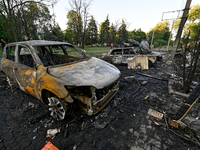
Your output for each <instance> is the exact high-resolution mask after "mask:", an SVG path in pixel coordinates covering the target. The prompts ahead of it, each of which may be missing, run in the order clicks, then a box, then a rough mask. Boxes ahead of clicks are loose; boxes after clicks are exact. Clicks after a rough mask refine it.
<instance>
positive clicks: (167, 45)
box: [167, 20, 174, 51]
mask: <svg viewBox="0 0 200 150" xmlns="http://www.w3.org/2000/svg"><path fill="white" fill-rule="evenodd" d="M173 26H174V20H173V22H172V27H171V30H170V36H169V40H168V44H167V51H168V49H169V43H170V40H171V37H172V29H173Z"/></svg>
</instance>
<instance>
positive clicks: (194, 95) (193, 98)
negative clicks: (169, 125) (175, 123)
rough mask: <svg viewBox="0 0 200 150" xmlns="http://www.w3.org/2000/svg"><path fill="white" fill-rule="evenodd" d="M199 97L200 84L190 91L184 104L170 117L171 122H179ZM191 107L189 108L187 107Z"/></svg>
mask: <svg viewBox="0 0 200 150" xmlns="http://www.w3.org/2000/svg"><path fill="white" fill-rule="evenodd" d="M199 96H200V83H199V84H198V85H197V86H196V88H195V89H194V90H193V91H192V93H191V94H190V96H189V97H188V99H187V100H186V101H185V103H184V104H183V105H182V106H181V107H180V109H179V110H178V111H177V112H176V113H175V114H174V115H173V116H172V117H171V119H173V120H181V119H182V118H183V117H184V116H185V115H186V114H187V112H188V111H189V110H190V109H191V107H192V106H193V105H194V103H195V102H196V101H197V98H198V97H199ZM186 104H189V105H191V107H190V106H189V105H186Z"/></svg>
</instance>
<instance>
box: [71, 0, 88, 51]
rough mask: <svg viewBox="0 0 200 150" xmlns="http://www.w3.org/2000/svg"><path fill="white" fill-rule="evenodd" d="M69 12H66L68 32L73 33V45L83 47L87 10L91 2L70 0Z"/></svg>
mask: <svg viewBox="0 0 200 150" xmlns="http://www.w3.org/2000/svg"><path fill="white" fill-rule="evenodd" d="M69 4H70V6H71V10H70V11H69V12H68V15H67V18H68V23H67V25H68V29H67V30H68V31H73V32H74V36H75V41H74V42H75V43H76V44H81V45H82V48H84V45H85V38H86V30H87V25H88V18H89V8H90V5H91V1H87V0H70V2H69Z"/></svg>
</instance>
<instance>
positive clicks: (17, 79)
mask: <svg viewBox="0 0 200 150" xmlns="http://www.w3.org/2000/svg"><path fill="white" fill-rule="evenodd" d="M0 70H1V71H2V72H3V73H4V74H5V75H6V76H7V80H8V82H9V83H10V84H11V85H15V86H17V87H19V88H20V89H21V90H23V91H25V92H27V93H29V94H31V95H32V96H34V97H36V98H38V99H40V100H41V101H42V102H43V103H45V104H48V105H49V107H50V108H49V110H50V112H51V114H50V115H51V116H53V117H54V118H57V119H58V120H61V119H64V117H65V115H66V113H67V112H68V111H69V110H70V109H71V107H72V105H73V104H74V103H76V104H78V106H80V108H82V109H83V110H84V111H85V112H86V113H87V114H88V115H93V114H96V113H98V112H99V111H100V110H101V109H102V108H104V106H106V104H107V103H108V102H109V101H110V100H111V99H112V97H113V96H114V95H115V94H116V93H117V91H118V78H119V77H120V71H119V70H118V69H117V68H116V67H115V66H113V65H112V64H109V63H107V62H105V61H103V60H100V59H98V58H95V57H91V58H90V57H88V56H86V55H85V54H84V53H83V52H82V51H81V50H79V49H78V48H77V47H75V46H74V45H72V44H69V43H65V42H55V41H45V40H33V41H24V42H16V43H10V44H8V45H7V46H5V48H4V52H3V58H2V59H1V62H0Z"/></svg>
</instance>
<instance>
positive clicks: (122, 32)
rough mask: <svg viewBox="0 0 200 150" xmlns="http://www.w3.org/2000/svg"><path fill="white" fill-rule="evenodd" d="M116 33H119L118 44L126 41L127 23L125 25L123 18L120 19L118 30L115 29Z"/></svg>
mask: <svg viewBox="0 0 200 150" xmlns="http://www.w3.org/2000/svg"><path fill="white" fill-rule="evenodd" d="M117 33H118V35H119V40H118V44H122V43H123V42H127V41H128V31H127V25H126V23H125V21H124V19H122V23H121V26H120V27H119V30H118V31H117Z"/></svg>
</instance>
